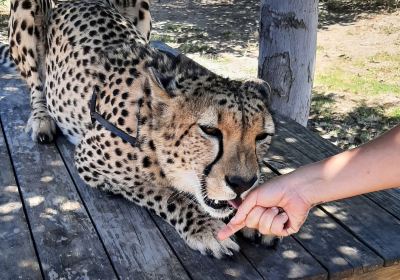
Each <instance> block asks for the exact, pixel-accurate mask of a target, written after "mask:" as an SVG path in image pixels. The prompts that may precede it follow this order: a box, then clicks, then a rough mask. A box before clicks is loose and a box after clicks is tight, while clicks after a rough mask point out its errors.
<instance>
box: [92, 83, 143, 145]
mask: <svg viewBox="0 0 400 280" xmlns="http://www.w3.org/2000/svg"><path fill="white" fill-rule="evenodd" d="M96 101H97V92H96V90H93V95H92V98H91V99H90V117H91V118H92V123H93V124H94V123H95V121H98V122H99V124H101V125H102V126H103V127H104V128H105V129H107V130H108V131H110V132H112V133H114V134H115V135H117V136H118V137H120V138H121V139H122V140H125V141H126V142H128V143H130V144H131V145H132V146H134V147H137V142H138V141H137V138H136V137H133V136H131V135H129V134H128V133H126V132H124V131H122V130H121V129H119V128H118V127H116V126H115V125H113V124H112V123H110V122H109V121H107V120H106V119H105V118H103V117H102V116H101V115H100V114H99V113H97V112H96ZM137 129H139V127H138V128H137Z"/></svg>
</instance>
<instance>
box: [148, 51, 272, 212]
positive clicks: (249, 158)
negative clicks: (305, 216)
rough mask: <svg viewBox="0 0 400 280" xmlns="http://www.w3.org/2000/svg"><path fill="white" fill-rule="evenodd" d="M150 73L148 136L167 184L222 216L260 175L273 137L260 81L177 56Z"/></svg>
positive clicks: (266, 91)
mask: <svg viewBox="0 0 400 280" xmlns="http://www.w3.org/2000/svg"><path fill="white" fill-rule="evenodd" d="M173 68H174V69H169V70H168V71H164V73H163V72H162V71H161V72H160V71H158V70H156V71H154V70H151V71H150V72H151V76H152V88H153V89H154V92H155V96H156V98H155V100H157V101H156V102H154V106H156V108H155V111H156V112H157V116H156V117H155V118H154V123H153V130H154V131H153V135H152V139H153V141H154V142H155V144H156V146H157V149H156V153H157V158H158V161H159V164H160V166H161V168H162V169H163V171H164V173H165V174H166V178H167V179H168V180H169V182H170V184H171V186H173V187H174V188H176V189H177V190H178V191H181V192H184V193H186V194H189V195H191V196H192V197H194V198H195V199H196V200H197V201H198V203H199V204H200V205H201V206H202V207H203V208H204V210H205V211H206V212H208V213H209V214H210V215H211V216H213V217H216V218H224V217H227V216H229V215H230V214H231V213H232V212H233V211H234V208H236V207H237V206H238V204H239V203H240V202H241V199H242V198H243V197H244V196H245V195H246V194H247V193H248V191H249V190H250V189H251V188H253V187H255V186H256V185H257V183H258V181H259V178H260V165H261V162H262V159H263V156H264V155H265V153H266V152H267V150H268V148H269V145H270V143H271V138H272V136H273V134H274V130H275V128H274V122H273V119H272V116H271V114H270V112H269V110H268V106H267V103H268V102H267V99H268V98H267V95H268V90H267V88H266V85H265V83H264V82H263V81H261V80H251V81H246V82H239V81H232V80H228V79H225V78H222V77H220V76H217V75H215V74H213V73H211V72H209V71H208V70H206V69H203V68H201V67H199V66H198V65H195V64H193V63H192V62H191V61H188V60H187V59H184V58H180V59H178V62H176V65H175V66H173Z"/></svg>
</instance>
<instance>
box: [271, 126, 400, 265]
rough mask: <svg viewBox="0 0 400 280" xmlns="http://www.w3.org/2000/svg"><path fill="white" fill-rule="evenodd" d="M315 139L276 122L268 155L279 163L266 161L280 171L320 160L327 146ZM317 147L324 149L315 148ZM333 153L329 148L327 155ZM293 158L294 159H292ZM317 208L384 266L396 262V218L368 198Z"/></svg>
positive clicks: (399, 225) (399, 243)
mask: <svg viewBox="0 0 400 280" xmlns="http://www.w3.org/2000/svg"><path fill="white" fill-rule="evenodd" d="M318 139H320V141H321V142H323V141H325V140H323V139H321V138H318V136H316V135H313V134H312V135H310V134H309V133H308V132H306V131H305V133H301V131H296V133H294V132H292V131H290V130H289V129H288V126H287V125H286V126H285V127H283V126H281V123H278V135H277V137H276V139H275V142H274V144H273V145H272V148H271V154H273V155H279V156H280V157H282V158H280V159H279V161H280V162H279V163H277V162H275V161H274V160H272V161H269V162H268V163H269V164H270V165H271V166H272V167H273V168H275V169H276V170H277V171H279V172H280V173H287V172H288V170H289V169H290V168H297V167H299V166H301V165H304V164H307V163H311V162H314V161H316V160H320V159H323V158H325V157H327V156H328V150H329V145H325V144H323V143H320V144H318V143H316V142H317V141H318ZM321 146H323V147H324V148H323V149H319V147H321ZM336 152H337V150H336V149H332V150H331V152H330V154H334V153H336ZM293 157H295V160H292V158H293ZM321 209H323V210H324V211H326V212H327V213H329V214H330V215H331V216H332V217H334V218H335V219H336V220H337V221H339V222H340V223H341V224H342V225H343V226H344V227H345V228H346V229H347V230H349V231H350V232H352V233H353V234H354V235H355V236H356V237H357V238H358V239H359V240H361V241H362V242H363V243H364V244H366V245H368V246H369V247H370V248H372V249H373V250H374V252H375V253H377V254H378V255H379V256H381V257H382V258H383V259H384V262H385V265H386V266H388V265H392V264H394V263H397V262H399V261H400V251H399V250H398V248H399V247H400V221H399V220H398V219H396V218H395V217H393V216H392V215H390V214H389V213H387V211H385V210H383V209H382V208H381V207H379V206H378V205H377V204H375V203H374V202H372V201H371V200H369V199H367V198H366V197H364V196H359V197H354V198H351V199H346V200H341V201H336V202H331V203H328V204H324V205H323V206H321ZM366 265H367V264H366ZM367 266H368V265H367Z"/></svg>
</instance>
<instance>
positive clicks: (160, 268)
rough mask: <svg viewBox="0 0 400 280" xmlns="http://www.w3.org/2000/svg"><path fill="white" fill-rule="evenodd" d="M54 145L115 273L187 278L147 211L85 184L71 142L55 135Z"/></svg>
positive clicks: (125, 275) (157, 277)
mask: <svg viewBox="0 0 400 280" xmlns="http://www.w3.org/2000/svg"><path fill="white" fill-rule="evenodd" d="M57 146H58V147H59V149H60V152H61V154H62V157H63V159H64V162H65V164H66V166H67V167H68V169H69V171H70V174H71V175H72V177H73V180H74V181H75V184H76V186H77V188H78V190H79V193H80V194H81V197H82V200H83V201H84V203H85V205H86V207H87V209H88V211H89V213H90V216H91V217H92V219H93V223H94V224H95V225H96V228H97V231H98V232H99V235H100V237H101V239H102V240H103V243H104V246H105V247H106V249H107V252H108V254H109V256H110V257H111V260H112V262H113V264H114V267H115V269H116V271H117V273H118V276H119V277H120V278H123V279H128V278H130V277H134V279H189V277H188V275H187V273H186V272H185V270H184V268H183V267H182V265H181V264H180V263H179V260H178V259H177V257H176V256H175V254H174V253H173V251H172V250H171V248H170V247H169V245H168V243H167V242H166V241H165V239H164V238H163V236H162V234H161V233H160V231H159V230H158V228H157V226H156V225H155V224H154V222H153V220H152V218H151V217H150V215H149V213H148V212H147V211H146V210H145V209H144V208H142V207H138V206H136V205H135V204H134V203H132V202H130V201H128V200H126V199H124V198H122V197H120V196H117V195H113V194H108V193H106V192H102V191H100V190H98V189H93V188H90V187H89V186H87V185H86V184H85V183H84V182H83V181H82V180H81V178H80V177H79V175H78V172H77V170H76V168H75V166H74V164H73V162H74V160H73V149H74V147H73V145H72V144H71V143H69V142H68V141H67V140H66V138H65V137H58V138H57Z"/></svg>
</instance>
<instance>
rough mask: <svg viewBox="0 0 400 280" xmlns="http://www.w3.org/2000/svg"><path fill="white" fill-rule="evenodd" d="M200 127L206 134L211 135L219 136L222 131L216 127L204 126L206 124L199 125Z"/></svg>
mask: <svg viewBox="0 0 400 280" xmlns="http://www.w3.org/2000/svg"><path fill="white" fill-rule="evenodd" d="M199 127H200V129H201V130H202V131H203V132H204V133H205V134H207V135H210V136H213V137H221V136H222V132H221V130H219V129H218V128H216V127H211V126H206V125H199Z"/></svg>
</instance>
